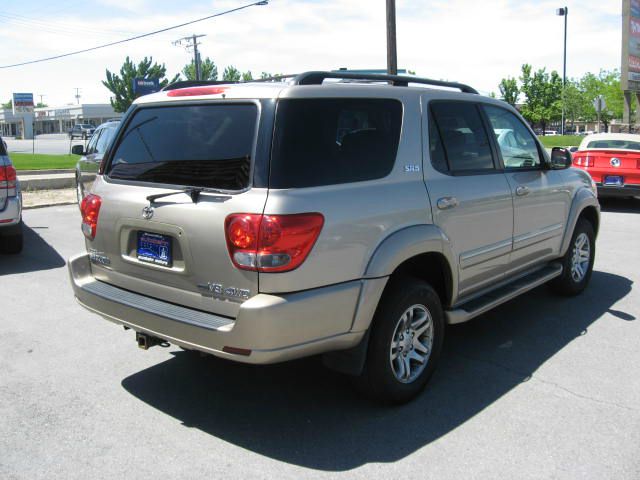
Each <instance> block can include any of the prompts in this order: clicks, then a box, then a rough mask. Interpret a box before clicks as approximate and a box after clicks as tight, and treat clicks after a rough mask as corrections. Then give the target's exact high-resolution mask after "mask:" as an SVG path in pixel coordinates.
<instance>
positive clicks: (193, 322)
mask: <svg viewBox="0 0 640 480" xmlns="http://www.w3.org/2000/svg"><path fill="white" fill-rule="evenodd" d="M68 265H69V273H70V276H71V283H72V286H73V290H74V294H75V297H76V299H77V300H78V302H79V303H80V304H81V305H82V306H84V307H85V308H87V309H89V310H91V311H93V312H95V313H98V314H99V315H101V316H102V317H104V318H105V319H107V320H110V321H112V322H115V323H118V324H121V325H124V326H127V327H130V328H132V329H133V330H135V331H137V332H141V333H146V334H149V335H153V336H156V337H159V338H161V339H164V340H167V341H168V342H170V343H173V344H175V345H179V346H182V347H185V348H188V349H194V350H200V351H203V352H206V353H210V354H213V355H216V356H219V357H224V358H228V359H231V360H235V361H239V362H244V363H254V364H266V363H275V362H281V361H285V360H291V359H294V358H300V357H305V356H309V355H315V354H319V353H324V352H328V351H333V350H342V349H346V348H351V347H353V346H355V345H357V344H358V343H359V342H360V340H361V339H362V337H363V335H364V333H365V331H364V330H363V331H357V332H354V331H352V326H353V324H354V319H356V312H357V309H358V303H359V300H360V296H361V291H362V290H363V286H365V285H366V284H367V283H368V282H378V283H380V282H379V280H380V279H377V280H372V281H364V280H362V281H360V280H357V281H352V282H347V283H343V284H339V285H332V286H329V287H323V288H317V289H313V290H308V291H304V292H297V293H291V294H286V295H267V294H258V295H255V296H254V297H252V298H250V299H249V300H247V301H245V302H244V303H243V304H242V306H241V307H240V311H239V313H238V316H237V317H236V318H235V319H232V318H227V317H221V316H218V315H214V314H210V313H208V312H201V311H198V310H193V309H188V308H184V307H180V306H177V305H174V304H171V303H168V302H164V301H162V300H158V299H153V298H150V297H145V296H142V295H139V294H136V293H133V292H129V291H127V290H124V289H121V288H118V287H115V286H113V285H109V284H106V283H103V282H100V281H98V280H96V279H95V278H94V277H93V275H92V273H91V263H90V261H89V256H88V255H87V254H81V255H78V256H75V257H72V258H71V259H69V262H68ZM382 286H384V284H382ZM364 290H370V289H364ZM224 347H233V348H239V349H246V350H250V351H251V353H250V354H249V355H239V354H235V353H228V352H225V351H223V349H224Z"/></svg>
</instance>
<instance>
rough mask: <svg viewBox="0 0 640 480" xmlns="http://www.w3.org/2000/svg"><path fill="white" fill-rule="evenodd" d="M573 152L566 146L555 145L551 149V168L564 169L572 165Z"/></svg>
mask: <svg viewBox="0 0 640 480" xmlns="http://www.w3.org/2000/svg"><path fill="white" fill-rule="evenodd" d="M571 163H572V162H571V153H570V152H569V150H567V149H566V148H561V147H553V149H552V150H551V165H550V168H551V170H564V169H565V168H569V167H570V166H571Z"/></svg>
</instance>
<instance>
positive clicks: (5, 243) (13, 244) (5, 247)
mask: <svg viewBox="0 0 640 480" xmlns="http://www.w3.org/2000/svg"><path fill="white" fill-rule="evenodd" d="M16 230H17V232H12V233H11V234H9V235H5V236H2V237H0V251H2V253H8V254H10V255H17V254H18V253H20V252H22V247H23V244H24V235H23V233H22V221H20V223H19V224H18V225H17V228H16Z"/></svg>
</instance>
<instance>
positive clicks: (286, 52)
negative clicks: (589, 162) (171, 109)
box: [0, 0, 621, 105]
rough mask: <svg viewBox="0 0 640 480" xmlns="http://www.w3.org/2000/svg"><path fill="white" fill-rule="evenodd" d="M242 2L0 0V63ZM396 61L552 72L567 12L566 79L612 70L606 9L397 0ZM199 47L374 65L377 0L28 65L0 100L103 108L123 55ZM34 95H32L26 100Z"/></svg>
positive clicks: (379, 40) (274, 6) (454, 75)
mask: <svg viewBox="0 0 640 480" xmlns="http://www.w3.org/2000/svg"><path fill="white" fill-rule="evenodd" d="M246 3H249V2H246V1H242V0H216V1H213V0H208V1H188V2H176V1H175V0H172V1H169V0H81V1H78V0H59V1H56V2H52V1H42V0H27V1H24V0H23V1H16V0H4V1H3V2H1V3H0V65H6V64H12V63H18V62H21V61H27V60H32V59H37V58H41V57H46V56H52V55H56V54H60V53H65V52H68V51H72V50H77V49H81V48H87V47H91V46H94V45H99V44H101V43H106V42H110V41H115V40H119V39H122V38H126V37H127V36H131V35H137V34H141V33H146V32H148V31H152V30H156V29H160V28H164V27H167V26H170V25H174V24H177V23H182V22H185V21H189V20H192V19H195V18H199V17H203V16H207V15H211V14H213V13H216V12H220V11H224V10H227V9H230V8H234V7H238V6H241V5H244V4H246ZM396 3H397V30H398V64H399V67H400V68H408V69H411V70H415V71H416V72H417V74H418V75H421V76H425V77H430V78H438V79H440V78H441V79H448V80H457V81H461V82H464V83H468V84H470V85H472V86H474V87H476V88H477V89H479V90H481V91H483V92H486V93H488V92H491V91H495V92H497V91H498V88H497V85H498V82H499V81H500V79H501V78H503V77H505V76H517V75H518V74H519V71H520V66H521V65H522V64H523V63H531V64H533V65H534V67H536V68H538V67H547V69H549V70H553V69H556V70H558V71H560V72H561V69H562V36H563V20H562V18H561V17H558V16H556V15H555V9H556V8H558V7H561V6H565V5H567V6H568V7H569V35H568V38H569V41H568V52H567V57H568V65H567V75H568V76H569V77H576V76H580V75H582V74H583V73H585V72H587V71H592V72H597V71H599V70H600V69H601V68H604V69H613V68H620V55H621V54H620V41H621V40H620V37H621V32H620V29H621V17H620V15H621V6H620V3H621V2H620V1H618V0H580V1H566V2H563V3H559V2H555V1H547V0H538V1H536V0H520V1H514V0H482V1H478V0H429V1H427V0H424V1H423V0H397V2H396ZM193 33H196V34H206V35H207V36H206V37H204V38H202V39H201V41H202V45H201V47H200V48H201V51H202V56H203V57H205V56H209V57H211V58H212V59H214V61H216V63H217V64H218V66H219V67H222V68H224V66H227V65H229V64H233V65H235V66H236V67H237V68H239V69H240V70H243V71H244V70H251V71H252V72H254V74H255V73H259V72H261V71H269V72H281V73H292V72H298V71H303V70H318V69H335V68H339V67H348V68H354V69H355V68H384V67H385V66H386V43H385V42H386V37H385V1H384V0H348V1H347V0H340V1H338V0H271V1H270V3H269V5H268V6H264V7H252V8H249V9H246V10H243V11H240V12H236V13H233V14H229V15H225V16H223V17H219V18H217V19H212V20H207V21H204V22H202V23H199V24H195V25H192V26H189V27H184V28H180V29H177V30H174V31H171V32H166V33H163V34H159V35H157V36H154V37H150V38H147V39H143V40H138V41H134V42H130V43H127V44H125V45H119V46H116V47H109V48H105V49H102V50H97V51H95V52H92V53H85V54H80V55H77V56H74V57H69V58H65V59H61V60H55V61H51V62H44V63H40V64H36V65H29V66H24V67H16V68H10V69H0V100H2V101H6V100H8V99H9V98H10V95H11V92H15V91H23V92H33V93H34V94H36V95H38V94H44V95H45V97H44V101H45V103H48V104H50V105H64V104H66V103H70V102H74V101H75V99H74V98H73V95H74V94H75V90H74V88H75V87H78V88H80V89H81V94H82V98H81V101H82V102H85V103H99V102H107V101H108V99H109V91H108V90H107V89H106V88H105V87H103V86H102V84H101V80H103V79H104V77H105V69H109V70H112V71H113V70H118V69H119V68H120V66H121V65H122V62H123V60H124V58H125V56H126V55H130V56H131V57H132V58H133V59H134V60H139V59H141V58H142V57H144V56H145V55H147V56H153V58H154V60H157V61H159V62H161V63H165V64H166V66H167V70H168V74H175V73H178V72H179V71H180V70H181V69H182V67H183V66H184V64H185V63H187V62H188V61H189V60H190V54H189V53H188V52H186V51H185V49H184V48H182V47H178V46H174V45H172V41H173V40H175V39H177V38H180V37H184V36H187V35H191V34H193ZM37 98H38V97H37Z"/></svg>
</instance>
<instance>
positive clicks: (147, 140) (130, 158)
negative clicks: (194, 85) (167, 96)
mask: <svg viewBox="0 0 640 480" xmlns="http://www.w3.org/2000/svg"><path fill="white" fill-rule="evenodd" d="M256 120H257V108H256V106H255V105H240V104H227V105H222V104H218V105H190V106H175V107H174V106H170V107H158V108H143V109H140V110H138V111H137V112H136V113H135V114H134V116H133V118H132V119H131V120H130V121H129V123H128V125H127V127H126V129H125V131H124V133H123V135H122V139H121V140H120V143H119V144H118V145H117V147H116V149H115V151H114V153H113V156H112V157H111V163H110V165H109V167H108V170H107V175H108V176H109V177H111V178H114V179H120V180H137V181H142V182H154V183H167V184H174V185H189V186H199V187H209V188H219V189H225V190H240V189H243V188H245V187H247V186H248V185H249V172H250V170H251V152H252V150H253V144H254V136H255V130H256Z"/></svg>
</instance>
